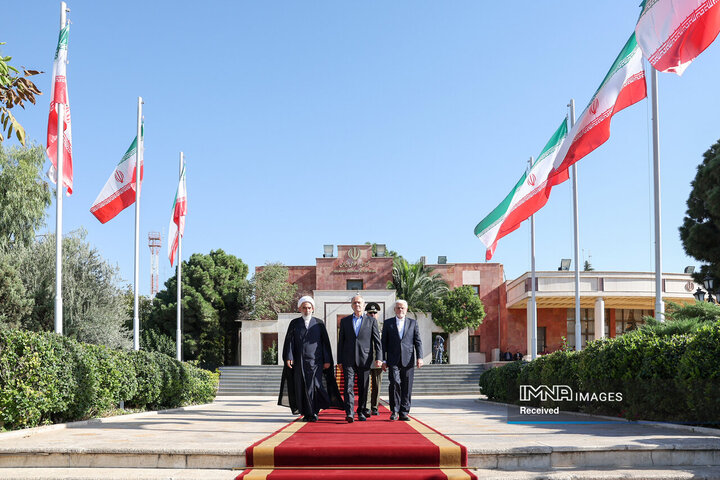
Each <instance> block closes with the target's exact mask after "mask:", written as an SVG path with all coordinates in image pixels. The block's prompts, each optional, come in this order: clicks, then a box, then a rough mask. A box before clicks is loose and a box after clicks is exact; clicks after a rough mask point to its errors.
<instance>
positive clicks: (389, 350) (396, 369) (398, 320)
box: [382, 300, 423, 421]
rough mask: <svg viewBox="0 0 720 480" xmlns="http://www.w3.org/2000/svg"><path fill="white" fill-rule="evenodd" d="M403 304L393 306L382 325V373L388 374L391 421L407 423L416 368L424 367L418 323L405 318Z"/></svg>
mask: <svg viewBox="0 0 720 480" xmlns="http://www.w3.org/2000/svg"><path fill="white" fill-rule="evenodd" d="M407 310H408V304H407V302H406V301H405V300H397V301H396V302H395V316H394V317H393V318H388V319H387V320H385V323H384V324H383V330H382V352H383V358H384V359H385V362H383V370H389V372H388V378H389V380H390V388H389V391H388V394H389V397H390V420H391V421H393V420H397V418H398V414H399V415H400V420H404V421H408V420H410V418H408V413H410V400H411V396H412V385H413V379H414V378H415V366H416V365H417V367H418V368H420V367H422V366H423V360H422V356H423V350H422V340H421V339H420V329H419V328H418V323H417V320H415V319H414V318H410V317H408V316H407Z"/></svg>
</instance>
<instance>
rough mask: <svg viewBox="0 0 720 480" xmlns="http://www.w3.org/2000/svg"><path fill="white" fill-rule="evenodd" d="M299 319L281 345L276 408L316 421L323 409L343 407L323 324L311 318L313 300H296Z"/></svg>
mask: <svg viewBox="0 0 720 480" xmlns="http://www.w3.org/2000/svg"><path fill="white" fill-rule="evenodd" d="M298 308H299V309H300V313H301V314H302V316H300V317H298V318H295V319H293V320H292V321H291V322H290V325H289V326H288V330H287V334H286V335H285V343H284V345H283V353H282V358H283V364H284V367H283V375H282V380H281V381H280V395H279V398H278V405H284V406H286V407H290V409H291V410H292V412H293V413H295V414H297V413H302V415H303V420H304V421H306V422H316V421H317V419H318V413H319V412H320V410H322V409H325V408H330V407H334V408H342V405H343V402H342V399H341V397H340V391H339V390H338V387H337V382H336V381H335V375H334V369H333V368H331V367H332V365H333V359H332V350H331V349H330V338H329V337H328V333H327V329H326V328H325V323H324V322H323V321H322V320H320V319H319V318H316V317H313V316H312V313H313V310H314V309H315V301H314V300H313V299H312V297H310V296H304V297H302V298H300V300H299V301H298Z"/></svg>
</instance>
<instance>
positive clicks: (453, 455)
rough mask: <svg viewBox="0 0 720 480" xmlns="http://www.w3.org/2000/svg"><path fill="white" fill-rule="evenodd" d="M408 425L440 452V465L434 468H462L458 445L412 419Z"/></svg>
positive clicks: (460, 450) (460, 451) (460, 452)
mask: <svg viewBox="0 0 720 480" xmlns="http://www.w3.org/2000/svg"><path fill="white" fill-rule="evenodd" d="M408 423H409V424H410V426H411V427H413V428H414V429H415V430H416V431H417V432H418V433H420V434H421V435H423V436H424V437H425V438H427V439H428V440H430V441H431V442H432V443H434V444H435V445H437V447H438V449H439V450H440V465H438V466H437V467H436V468H441V469H442V468H462V466H463V465H462V449H461V448H460V446H459V445H457V444H456V443H455V442H452V441H451V440H450V439H448V438H447V437H446V436H445V435H442V434H440V433H437V432H436V431H435V430H433V429H431V428H430V427H428V426H426V425H424V424H422V423H420V422H418V421H417V420H415V419H414V418H411V419H410V421H409V422H408ZM468 478H469V477H468Z"/></svg>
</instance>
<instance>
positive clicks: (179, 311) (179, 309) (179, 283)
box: [168, 152, 183, 362]
mask: <svg viewBox="0 0 720 480" xmlns="http://www.w3.org/2000/svg"><path fill="white" fill-rule="evenodd" d="M182 173H183V152H180V174H179V178H180V181H182ZM174 214H175V213H174V212H173V215H174ZM177 236H178V250H177V334H176V339H175V343H176V344H177V359H178V361H179V362H182V323H181V322H182V295H181V290H182V281H181V280H182V276H181V271H182V267H181V265H182V235H181V234H180V225H178V232H177ZM168 242H172V239H170V238H168Z"/></svg>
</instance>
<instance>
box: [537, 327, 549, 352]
mask: <svg viewBox="0 0 720 480" xmlns="http://www.w3.org/2000/svg"><path fill="white" fill-rule="evenodd" d="M545 350H547V344H546V343H545V327H538V329H537V352H538V353H542V352H544V351H545Z"/></svg>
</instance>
